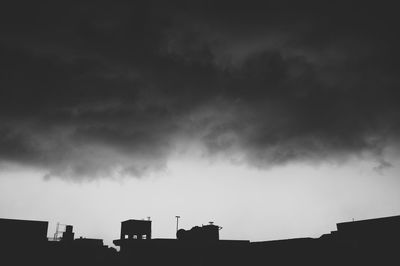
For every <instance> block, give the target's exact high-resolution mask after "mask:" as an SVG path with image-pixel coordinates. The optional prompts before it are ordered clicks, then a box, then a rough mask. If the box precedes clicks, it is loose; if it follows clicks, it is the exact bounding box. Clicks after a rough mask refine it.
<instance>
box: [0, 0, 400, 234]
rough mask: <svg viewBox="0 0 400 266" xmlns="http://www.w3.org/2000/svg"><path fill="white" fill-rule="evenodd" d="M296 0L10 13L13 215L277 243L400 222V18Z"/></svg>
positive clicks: (6, 143) (3, 149)
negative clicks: (197, 229) (134, 224)
mask: <svg viewBox="0 0 400 266" xmlns="http://www.w3.org/2000/svg"><path fill="white" fill-rule="evenodd" d="M216 2H218V3H216ZM278 2H279V4H278ZM293 2H295V3H291V2H290V1H275V2H272V1H131V2H130V3H117V1H110V2H106V1H96V4H93V2H92V3H89V2H86V1H79V3H78V2H76V3H75V2H74V3H72V2H71V1H48V2H47V3H44V2H42V4H39V3H38V2H36V1H32V3H28V4H27V3H24V4H21V3H18V1H13V2H12V3H11V4H5V5H2V8H1V9H0V68H1V71H0V185H1V186H0V190H1V192H2V193H1V195H0V199H1V201H0V217H4V218H21V219H25V218H26V219H28V218H29V219H41V220H51V221H53V222H54V221H55V220H61V219H62V220H61V221H60V222H64V223H72V222H73V223H74V225H75V226H76V227H79V226H80V227H81V229H82V228H83V229H85V230H86V231H84V230H82V235H84V236H85V235H87V234H92V236H93V235H95V236H96V237H101V238H106V239H107V241H108V240H110V239H113V238H116V237H118V235H119V233H118V230H119V222H120V221H121V220H122V219H128V218H146V217H147V216H151V217H153V218H154V219H158V220H157V221H156V220H154V222H153V224H154V226H153V228H154V231H155V232H156V236H157V235H158V236H159V237H174V216H175V215H178V214H180V215H181V216H182V223H183V225H184V226H186V229H188V228H190V227H191V226H194V225H199V224H201V223H207V222H208V221H209V220H214V221H215V222H216V223H217V224H220V225H221V226H223V227H224V229H223V231H222V232H221V235H222V236H224V237H225V238H242V239H252V240H266V239H271V238H285V237H295V236H318V234H320V233H325V232H326V233H328V232H329V231H330V230H333V229H334V225H335V223H336V222H340V221H341V220H346V219H352V218H360V219H361V218H373V217H376V216H385V215H395V214H400V201H399V199H400V196H398V195H399V194H400V193H399V192H400V181H399V180H398V179H399V178H398V173H399V167H400V164H399V160H398V159H399V149H400V147H399V141H400V139H399V136H400V135H399V130H400V122H399V121H400V105H399V102H400V90H399V84H400V78H399V59H400V52H399V48H398V47H400V36H399V31H398V28H397V25H398V24H399V23H400V21H398V20H399V17H398V14H397V11H396V10H397V9H395V8H394V7H391V6H389V5H383V4H379V5H377V4H375V5H372V4H366V3H361V2H360V3H357V2H355V1H343V2H342V1H335V2H332V1H330V2H328V1H326V2H324V3H322V1H303V2H301V3H300V2H299V1H293ZM61 210H62V213H61V212H60V211H61ZM183 217H185V219H186V224H185V223H184V221H185V220H184V218H183ZM95 218H96V219H98V221H96V222H94V221H93V219H95ZM100 220H101V222H99V221H100ZM295 220H296V221H298V222H294V221H295ZM94 223H96V224H97V226H93V224H94ZM183 225H182V226H183ZM331 227H332V228H331ZM81 229H78V228H77V229H76V230H81ZM51 230H53V228H51Z"/></svg>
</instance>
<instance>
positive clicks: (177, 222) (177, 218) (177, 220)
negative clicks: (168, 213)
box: [175, 215, 181, 233]
mask: <svg viewBox="0 0 400 266" xmlns="http://www.w3.org/2000/svg"><path fill="white" fill-rule="evenodd" d="M175 217H176V232H177V233H178V224H179V218H181V217H180V216H178V215H177V216H175Z"/></svg>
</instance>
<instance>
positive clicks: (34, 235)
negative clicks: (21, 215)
mask: <svg viewBox="0 0 400 266" xmlns="http://www.w3.org/2000/svg"><path fill="white" fill-rule="evenodd" d="M47 228H48V222H44V221H31V220H15V219H0V241H1V242H2V243H4V242H8V243H10V242H13V243H15V242H18V243H21V244H23V243H43V242H47Z"/></svg>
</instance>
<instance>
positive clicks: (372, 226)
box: [336, 216, 400, 245]
mask: <svg viewBox="0 0 400 266" xmlns="http://www.w3.org/2000/svg"><path fill="white" fill-rule="evenodd" d="M336 226H337V233H336V234H337V237H338V239H339V240H341V241H352V242H354V241H356V242H359V243H370V242H371V241H373V242H375V243H378V242H379V244H380V245H382V244H383V243H387V241H388V240H397V239H400V216H392V217H384V218H376V219H369V220H361V221H352V222H345V223H338V224H337V225H336ZM382 241H384V242H382Z"/></svg>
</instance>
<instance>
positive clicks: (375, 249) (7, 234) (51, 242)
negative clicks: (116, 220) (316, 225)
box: [0, 216, 400, 266]
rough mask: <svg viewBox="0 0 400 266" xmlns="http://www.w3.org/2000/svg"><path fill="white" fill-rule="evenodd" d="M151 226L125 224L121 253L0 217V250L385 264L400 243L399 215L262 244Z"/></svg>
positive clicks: (55, 260) (166, 259)
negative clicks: (162, 234)
mask: <svg viewBox="0 0 400 266" xmlns="http://www.w3.org/2000/svg"><path fill="white" fill-rule="evenodd" d="M151 225H152V221H150V219H149V220H134V219H130V220H126V221H123V222H121V234H120V238H119V239H117V240H114V244H115V245H117V246H119V247H120V251H119V252H117V251H116V249H114V248H110V247H107V246H105V245H104V244H103V240H102V239H91V238H83V237H80V238H74V232H73V226H72V225H66V226H65V228H64V231H63V232H62V237H60V238H56V237H55V238H49V239H48V238H47V230H48V222H46V221H31V220H15V219H0V235H1V238H0V248H1V250H2V254H3V255H4V258H5V259H7V260H10V261H11V262H12V264H10V265H100V266H101V265H134V264H136V265H160V264H165V265H188V264H192V263H193V264H195V265H253V264H254V265H257V264H263V265H266V264H271V265H293V264H300V265H303V264H307V265H321V264H323V265H366V264H371V263H375V264H376V265H385V264H386V263H389V262H390V261H392V260H393V259H396V258H397V255H396V254H397V247H398V243H400V216H392V217H382V218H376V219H369V220H361V221H352V222H342V223H338V224H337V230H336V231H332V232H330V233H328V234H324V235H322V236H321V237H319V238H296V239H282V240H272V241H257V242H250V241H246V240H220V239H219V231H220V230H221V229H222V227H220V226H218V225H214V224H213V223H210V224H207V225H202V226H201V227H200V226H194V227H192V228H191V229H190V230H184V229H179V230H178V231H177V237H176V238H174V239H162V238H152V234H151Z"/></svg>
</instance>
